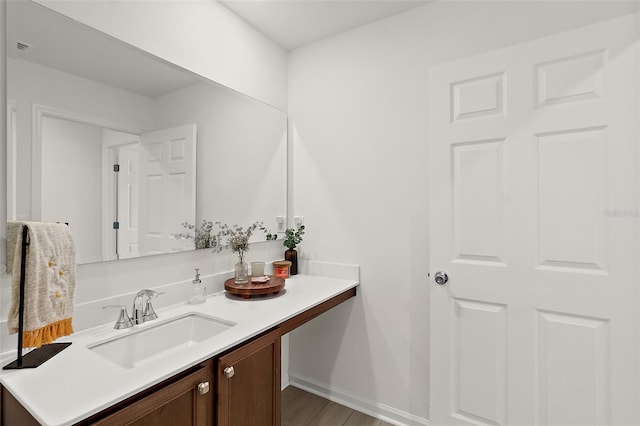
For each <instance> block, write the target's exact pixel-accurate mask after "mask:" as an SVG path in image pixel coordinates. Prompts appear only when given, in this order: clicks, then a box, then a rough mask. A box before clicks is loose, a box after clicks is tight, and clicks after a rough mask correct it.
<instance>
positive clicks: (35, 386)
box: [0, 275, 358, 426]
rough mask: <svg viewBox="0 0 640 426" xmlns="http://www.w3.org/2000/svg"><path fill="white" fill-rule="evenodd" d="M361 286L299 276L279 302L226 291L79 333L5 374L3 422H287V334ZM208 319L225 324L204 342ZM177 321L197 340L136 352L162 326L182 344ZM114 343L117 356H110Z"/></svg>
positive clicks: (290, 281)
mask: <svg viewBox="0 0 640 426" xmlns="http://www.w3.org/2000/svg"><path fill="white" fill-rule="evenodd" d="M357 286H358V282H357V281H355V280H345V279H336V278H326V277H320V276H311V275H308V276H305V275H298V276H296V277H293V278H290V279H288V280H287V283H286V287H285V290H284V291H283V292H282V294H280V295H278V296H270V297H261V298H252V299H249V300H244V299H242V298H241V297H237V296H231V295H228V294H226V293H225V292H218V293H214V294H213V295H210V296H209V297H208V298H207V302H206V303H204V304H202V305H188V304H186V303H180V304H177V305H174V306H171V307H167V308H163V309H160V310H158V316H159V318H158V319H157V320H154V321H149V322H147V323H144V324H141V325H137V326H134V327H132V328H130V329H127V330H114V329H113V328H112V327H113V324H105V325H103V326H99V327H95V328H92V329H88V330H84V331H82V332H80V333H76V334H74V335H73V336H70V337H69V338H67V339H61V341H62V340H65V341H71V342H72V345H71V346H70V347H69V348H68V349H66V350H65V351H63V352H61V353H60V354H58V355H57V356H56V357H54V358H52V359H51V360H49V361H47V362H46V363H45V364H43V365H42V366H40V367H38V368H37V369H31V370H12V371H3V372H2V373H0V382H1V383H2V404H1V408H2V411H1V413H0V416H1V419H2V425H3V426H4V425H12V426H13V425H40V424H42V425H51V426H53V425H56V426H62V425H76V424H77V425H122V424H131V425H164V424H166V425H176V424H180V425H211V424H217V425H229V424H251V425H278V424H280V377H281V376H280V374H281V372H280V339H281V336H282V335H284V334H286V333H288V332H290V331H291V330H293V329H295V328H297V327H298V326H300V325H302V324H304V323H305V322H307V321H309V320H311V319H312V318H314V317H316V316H318V315H320V314H321V313H323V312H326V311H328V310H330V309H331V308H333V307H335V306H337V305H339V304H341V303H343V302H345V301H346V300H348V299H350V298H352V297H354V296H355V295H356V287H357ZM187 321H191V322H187ZM199 321H205V322H206V321H217V322H219V323H220V327H221V328H220V330H221V331H217V332H216V333H217V334H214V335H212V336H211V337H207V336H208V335H206V336H204V337H205V338H202V336H200V337H198V333H202V330H210V329H211V327H210V326H209V325H208V323H205V325H204V326H202V327H203V328H202V330H198V329H197V327H200V326H201V325H199ZM174 324H183V325H179V327H185V328H191V329H192V330H191V331H189V330H187V329H185V331H184V333H182V334H188V333H195V334H194V336H195V337H193V338H191V339H190V340H189V343H188V344H181V345H178V346H176V347H174V348H171V347H169V348H167V349H166V350H165V349H162V344H161V343H160V344H159V346H157V347H158V348H160V349H158V353H153V354H151V355H149V354H147V353H142V352H136V350H137V349H136V344H138V343H140V342H144V339H145V338H146V337H145V336H152V335H153V333H155V330H162V331H163V334H162V335H164V336H166V338H167V339H170V338H172V337H171V336H173V335H174V334H176V333H174V332H172V331H171V328H170V327H174ZM212 325H213V323H212ZM193 327H196V329H195V332H194V331H193ZM214 328H215V325H214ZM150 339H151V337H150ZM121 341H127V344H128V345H129V346H122V347H120V346H117V345H118V344H119V342H121ZM152 343H153V345H154V346H155V343H154V342H152ZM108 345H114V350H113V351H111V352H109V351H108V350H106V349H105V350H103V348H104V347H106V346H108ZM145 346H148V342H147V343H146V344H145ZM122 348H124V352H127V353H123V354H122V356H120V355H119V352H118V351H122ZM107 349H108V348H107ZM132 353H133V354H134V355H131V354H132ZM114 354H115V355H114ZM136 354H137V355H136ZM136 357H137V358H136Z"/></svg>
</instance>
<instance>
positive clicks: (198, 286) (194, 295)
mask: <svg viewBox="0 0 640 426" xmlns="http://www.w3.org/2000/svg"><path fill="white" fill-rule="evenodd" d="M199 271H200V270H199V269H197V268H196V277H195V278H194V279H193V281H192V282H191V296H190V297H189V303H190V304H192V305H197V304H198V303H204V302H205V300H206V299H205V297H204V290H205V288H204V284H203V283H202V281H200V272H199Z"/></svg>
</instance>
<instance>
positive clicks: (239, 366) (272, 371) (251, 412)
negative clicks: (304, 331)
mask: <svg viewBox="0 0 640 426" xmlns="http://www.w3.org/2000/svg"><path fill="white" fill-rule="evenodd" d="M216 375H217V386H218V403H217V415H216V417H217V425H218V426H246V425H251V426H277V425H280V329H279V328H276V329H275V330H272V331H270V332H268V333H266V334H263V335H262V336H260V337H257V338H256V339H254V340H252V341H250V342H249V343H246V344H244V345H242V346H240V347H238V348H237V349H234V350H232V351H231V352H228V353H226V354H224V355H222V356H220V357H219V358H218V359H217V362H216Z"/></svg>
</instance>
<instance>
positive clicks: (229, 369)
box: [224, 367, 236, 379]
mask: <svg viewBox="0 0 640 426" xmlns="http://www.w3.org/2000/svg"><path fill="white" fill-rule="evenodd" d="M234 374H236V370H234V369H233V367H227V368H225V369H224V377H226V378H227V379H230V378H232V377H233V375H234Z"/></svg>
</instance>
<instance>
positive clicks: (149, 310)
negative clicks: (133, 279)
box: [144, 290, 164, 321]
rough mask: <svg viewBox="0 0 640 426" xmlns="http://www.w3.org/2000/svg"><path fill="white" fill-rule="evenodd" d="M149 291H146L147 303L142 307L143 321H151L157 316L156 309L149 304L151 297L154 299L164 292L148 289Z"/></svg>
mask: <svg viewBox="0 0 640 426" xmlns="http://www.w3.org/2000/svg"><path fill="white" fill-rule="evenodd" d="M148 291H149V292H150V293H147V296H148V297H147V304H146V305H145V308H144V320H145V321H151V320H154V319H156V318H158V314H156V311H155V310H154V309H153V305H152V304H151V299H155V298H156V297H158V296H160V295H161V294H164V292H160V293H158V292H156V291H153V290H148Z"/></svg>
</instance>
